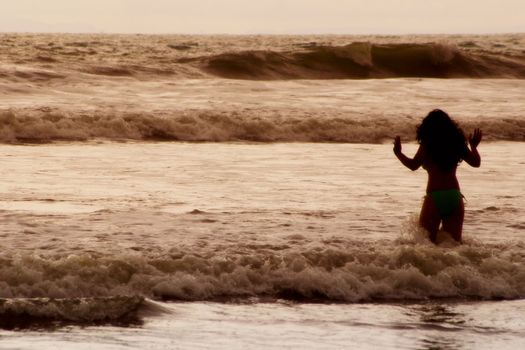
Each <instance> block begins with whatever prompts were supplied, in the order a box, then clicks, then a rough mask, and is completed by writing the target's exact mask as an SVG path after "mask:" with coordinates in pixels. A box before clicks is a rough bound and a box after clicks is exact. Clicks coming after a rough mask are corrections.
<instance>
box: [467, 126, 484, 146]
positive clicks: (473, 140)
mask: <svg viewBox="0 0 525 350" xmlns="http://www.w3.org/2000/svg"><path fill="white" fill-rule="evenodd" d="M482 137H483V133H482V132H481V130H480V129H479V128H476V129H474V134H470V135H469V136H468V143H469V144H470V147H472V148H477V147H478V145H479V143H480V142H481V139H482Z"/></svg>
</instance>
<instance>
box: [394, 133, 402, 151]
mask: <svg viewBox="0 0 525 350" xmlns="http://www.w3.org/2000/svg"><path fill="white" fill-rule="evenodd" d="M400 153H401V137H400V136H396V138H395V139H394V154H395V155H398V154H400Z"/></svg>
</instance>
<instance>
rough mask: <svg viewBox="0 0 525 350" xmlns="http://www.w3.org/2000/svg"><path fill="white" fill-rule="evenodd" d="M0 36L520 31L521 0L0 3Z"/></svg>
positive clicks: (524, 8) (524, 4)
mask: <svg viewBox="0 0 525 350" xmlns="http://www.w3.org/2000/svg"><path fill="white" fill-rule="evenodd" d="M0 31H4V32H5V31H22V32H28V31H29V32H118V33H231V34H248V33H269V34H279V33H283V34H284V33H291V34H302V33H305V34H306V33H343V34H344V33H348V34H362V33H385V34H389V33H391V34H399V33H494V32H496V33H501V32H525V0H0Z"/></svg>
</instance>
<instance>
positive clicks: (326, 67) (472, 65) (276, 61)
mask: <svg viewBox="0 0 525 350" xmlns="http://www.w3.org/2000/svg"><path fill="white" fill-rule="evenodd" d="M188 61H189V62H191V61H197V62H199V63H200V65H201V67H202V69H204V70H205V71H207V72H208V73H211V74H213V75H216V76H219V77H223V78H234V79H370V78H401V77H423V78H495V77H514V78H525V62H524V61H523V59H519V58H516V57H514V58H510V57H504V56H493V55H490V54H480V53H477V54H474V53H467V52H465V51H462V50H461V49H459V48H457V47H456V46H453V45H446V44H440V43H426V44H416V43H410V44H408V43H407V44H373V43H369V42H356V43H352V44H349V45H346V46H315V47H312V48H310V49H309V50H307V51H289V52H274V51H262V50H260V51H241V52H234V53H223V54H219V55H214V56H210V57H203V58H197V59H185V60H184V62H188Z"/></svg>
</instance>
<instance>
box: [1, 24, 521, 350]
mask: <svg viewBox="0 0 525 350" xmlns="http://www.w3.org/2000/svg"><path fill="white" fill-rule="evenodd" d="M0 49H1V50H0V143H1V144H0V158H1V159H2V167H1V170H0V179H1V181H0V193H1V194H2V196H1V198H0V218H1V220H2V225H1V226H0V237H1V238H2V239H1V241H0V247H2V249H1V253H0V328H1V329H2V330H0V348H2V349H51V348H56V347H60V348H71V349H73V348H74V349H92V348H96V349H131V348H133V349H135V348H137V349H143V348H149V349H166V348H173V349H178V348H180V349H189V348H191V349H193V348H228V349H231V348H239V349H240V348H246V347H250V348H279V349H280V348H311V349H321V348H322V349H340V348H349V347H356V348H359V349H377V348H385V349H474V348H475V349H494V348H498V349H517V348H521V347H524V346H525V317H524V316H523V315H524V312H525V301H524V298H525V236H524V233H525V210H524V209H523V208H524V206H525V199H524V198H525V186H524V185H523V184H524V183H525V158H524V157H523V154H524V152H525V117H524V116H523V111H524V110H525V99H524V98H523V97H524V92H525V79H524V78H525V34H506V35H455V36H454V35H446V36H445V35H440V36H438V35H434V36H429V35H427V36H424V35H419V36H335V35H332V36H262V35H260V36H226V35H222V36H220V35H217V36H196V35H110V34H16V33H13V34H0ZM435 108H441V109H443V110H445V111H446V112H448V113H449V114H450V115H451V116H452V117H453V118H454V119H455V120H456V121H458V122H459V123H460V125H461V126H462V127H463V129H464V130H465V133H466V134H469V133H470V132H472V131H473V129H474V128H477V127H479V128H481V129H482V130H483V134H484V138H483V141H482V143H481V145H480V146H479V151H480V154H481V162H482V164H481V167H480V168H478V169H474V168H470V167H469V166H468V165H466V164H463V163H462V164H461V165H460V166H459V169H458V177H459V182H460V185H461V190H462V193H463V195H464V196H465V198H466V213H465V224H464V233H463V238H464V244H462V245H457V244H455V243H454V242H453V241H452V240H451V239H450V237H448V236H447V234H446V233H440V235H439V237H438V238H439V242H440V243H439V244H438V245H433V244H432V243H430V241H429V240H428V238H427V235H426V233H425V232H424V231H423V230H422V229H421V228H419V227H418V225H417V218H418V213H419V210H420V207H421V202H422V199H423V196H424V194H425V185H426V173H425V171H423V170H419V171H416V172H411V171H410V170H407V169H406V168H404V167H403V166H402V164H401V163H399V161H398V160H397V159H396V158H395V156H394V154H393V152H392V146H393V145H392V142H393V138H394V137H395V136H396V135H400V136H401V137H402V140H403V142H404V143H403V150H404V152H405V153H406V154H408V155H413V154H414V153H415V151H416V149H417V143H416V142H415V128H416V126H417V125H418V123H420V121H421V120H422V118H423V117H424V116H425V115H426V114H427V113H428V112H429V111H430V110H432V109H435Z"/></svg>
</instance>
